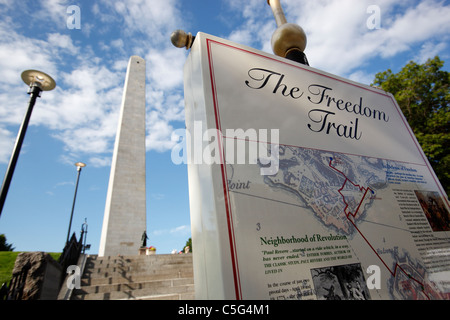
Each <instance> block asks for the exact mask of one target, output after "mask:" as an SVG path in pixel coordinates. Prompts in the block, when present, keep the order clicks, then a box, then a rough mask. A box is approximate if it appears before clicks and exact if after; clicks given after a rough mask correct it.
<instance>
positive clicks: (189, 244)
mask: <svg viewBox="0 0 450 320" xmlns="http://www.w3.org/2000/svg"><path fill="white" fill-rule="evenodd" d="M187 246H189V252H191V253H192V238H189V239H188V240H187V241H186V244H185V246H184V247H183V250H182V252H184V249H185V248H186V247H187Z"/></svg>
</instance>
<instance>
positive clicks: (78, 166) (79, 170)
mask: <svg viewBox="0 0 450 320" xmlns="http://www.w3.org/2000/svg"><path fill="white" fill-rule="evenodd" d="M75 166H76V167H77V172H78V173H77V183H76V184H75V194H74V195H73V203H72V211H71V213H70V222H69V231H67V240H66V245H67V244H68V243H69V236H70V228H71V227H72V218H73V210H74V209H75V200H76V199H77V190H78V182H79V181H80V173H81V168H84V167H86V164H85V163H83V162H77V163H75Z"/></svg>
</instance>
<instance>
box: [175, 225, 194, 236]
mask: <svg viewBox="0 0 450 320" xmlns="http://www.w3.org/2000/svg"><path fill="white" fill-rule="evenodd" d="M170 233H172V234H177V235H188V234H190V233H191V227H190V226H187V225H183V226H179V227H176V228H173V229H171V230H170Z"/></svg>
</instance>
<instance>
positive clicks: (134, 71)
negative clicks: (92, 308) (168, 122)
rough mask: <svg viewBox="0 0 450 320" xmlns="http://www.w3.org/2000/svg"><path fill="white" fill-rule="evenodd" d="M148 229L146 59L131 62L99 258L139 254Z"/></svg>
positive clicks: (114, 155) (125, 87)
mask: <svg viewBox="0 0 450 320" xmlns="http://www.w3.org/2000/svg"><path fill="white" fill-rule="evenodd" d="M145 230H146V200H145V60H144V59H142V58H140V57H138V56H132V57H131V58H130V61H129V63H128V70H127V75H126V79H125V86H124V93H123V97H122V106H121V109H120V118H119V125H118V129H117V135H116V142H115V146H114V154H113V159H112V164H111V174H110V177H109V186H108V194H107V197H106V205H105V215H104V217H103V227H102V234H101V239H100V249H99V256H116V255H119V254H120V255H137V254H138V249H139V247H140V245H141V237H142V234H143V232H144V231H145Z"/></svg>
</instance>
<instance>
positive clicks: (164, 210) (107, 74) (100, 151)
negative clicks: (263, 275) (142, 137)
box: [0, 0, 450, 254]
mask: <svg viewBox="0 0 450 320" xmlns="http://www.w3.org/2000/svg"><path fill="white" fill-rule="evenodd" d="M281 4H282V6H283V9H284V11H285V13H286V17H287V20H288V22H293V23H298V24H299V25H300V26H302V27H303V29H304V30H305V32H306V34H307V37H308V44H307V46H306V50H305V53H306V55H307V57H308V60H309V62H310V65H311V66H312V67H314V68H318V69H321V70H324V71H327V72H330V73H333V74H337V75H339V76H342V77H345V78H349V79H352V80H354V81H358V82H361V83H365V84H370V83H371V82H372V80H373V79H374V75H375V74H376V73H377V72H380V71H385V70H386V69H388V68H391V69H392V70H393V71H394V72H397V71H399V70H400V68H401V67H402V66H404V65H405V64H406V63H407V62H408V61H410V60H414V61H416V62H419V63H423V62H425V61H426V59H428V58H431V57H434V56H435V55H439V56H440V57H441V59H443V60H444V61H447V60H449V56H450V32H449V30H450V18H449V17H450V4H449V1H434V0H429V1H413V0H400V1H398V0H370V1H366V0H321V1H317V0H314V1H313V0H309V1H308V0H281ZM71 5H76V6H78V7H79V8H80V18H81V20H80V29H70V28H68V26H67V20H68V19H70V17H71V16H72V15H73V12H72V11H70V12H69V13H67V8H68V7H69V6H71ZM373 5H375V6H377V7H378V8H379V9H380V20H379V22H380V23H379V28H369V27H368V26H367V20H368V19H370V18H371V15H372V14H373V12H372V11H369V12H368V10H367V9H368V8H369V6H373ZM176 29H184V30H185V31H187V32H191V33H192V34H196V33H197V32H199V31H202V32H205V33H209V34H213V35H215V36H219V37H222V38H226V39H229V40H232V41H235V42H237V43H241V44H244V45H248V46H251V47H253V48H256V49H259V50H263V51H266V52H270V53H271V52H272V50H271V47H270V38H271V35H272V33H273V31H274V30H275V29H276V25H275V20H274V18H273V15H272V12H271V10H270V7H269V6H268V5H267V2H266V0H245V1H239V0H165V1H159V0H146V1H145V0H129V1H124V0H123V1H116V0H96V1H93V0H91V1H87V0H86V1H71V0H68V1H62V0H39V1H17V0H16V1H14V0H0V74H2V77H0V179H2V180H3V176H4V174H5V171H6V167H7V164H8V161H9V157H10V155H11V152H12V147H13V144H14V141H15V138H16V135H17V132H18V130H19V126H20V123H21V122H22V118H23V116H24V114H25V110H26V106H27V104H28V98H29V97H28V95H27V94H26V92H27V86H26V85H25V84H24V83H23V82H22V80H21V78H20V74H21V73H22V71H24V70H27V69H38V70H42V71H44V72H46V73H48V74H50V75H51V76H52V77H53V78H54V79H55V80H56V83H57V87H56V88H55V89H54V90H53V91H50V92H43V94H42V98H40V99H38V101H37V103H36V106H35V108H34V111H33V114H32V117H31V121H30V126H29V128H28V131H27V135H26V138H25V142H24V145H23V147H22V152H21V154H20V158H19V161H18V164H17V167H16V170H15V174H14V177H13V181H12V183H11V187H10V190H9V193H8V197H7V199H6V203H5V206H4V209H3V212H2V216H1V217H0V233H4V234H6V237H7V241H8V243H11V244H13V246H14V247H15V250H16V251H47V252H59V251H61V250H62V248H63V246H64V243H65V240H66V236H67V229H68V225H69V217H70V210H71V207H72V200H73V194H74V188H75V182H76V174H77V172H76V167H75V166H74V163H75V162H77V161H82V162H85V163H86V164H87V167H86V168H84V169H83V171H82V173H81V178H80V184H79V189H78V195H77V202H76V206H75V212H74V218H73V223H72V231H76V232H77V235H78V234H79V231H80V229H81V224H82V223H83V222H84V220H85V218H86V219H87V223H88V226H89V229H88V239H87V242H88V243H90V244H91V245H92V247H91V250H90V251H89V253H91V254H96V253H98V248H99V243H100V233H101V227H102V222H103V214H104V207H105V201H106V192H107V187H108V180H109V173H110V164H111V157H112V151H113V147H114V139H115V134H116V129H117V121H118V115H119V114H118V112H119V107H120V103H121V99H122V91H123V83H124V78H125V74H126V66H127V62H128V59H129V57H130V56H131V55H139V56H141V57H142V58H144V59H145V60H146V62H147V71H146V72H147V74H146V76H147V86H146V108H147V118H146V122H147V129H146V148H147V233H148V235H149V237H150V240H149V245H153V246H155V247H156V248H157V252H158V253H170V251H171V250H172V249H178V250H179V249H181V248H182V247H183V246H184V244H185V242H186V240H187V239H188V238H189V237H190V217H189V195H188V180H187V168H186V165H183V164H182V165H175V164H173V163H172V161H171V157H170V151H171V148H172V147H173V146H174V145H175V143H176V142H175V141H174V139H172V133H173V131H174V130H176V129H179V128H184V104H183V65H184V62H185V60H186V57H187V54H188V51H186V50H185V49H178V48H175V47H173V46H172V45H171V43H170V34H171V32H172V31H174V30H176ZM444 68H445V69H446V70H449V68H448V63H446V65H445V67H444Z"/></svg>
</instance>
